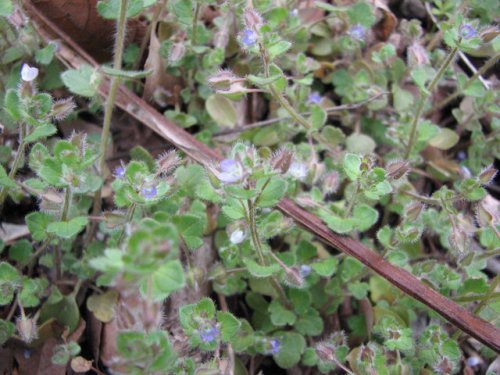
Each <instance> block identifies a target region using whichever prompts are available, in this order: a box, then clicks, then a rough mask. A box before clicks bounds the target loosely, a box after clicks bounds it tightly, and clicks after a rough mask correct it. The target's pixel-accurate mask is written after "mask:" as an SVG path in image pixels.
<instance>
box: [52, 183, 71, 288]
mask: <svg viewBox="0 0 500 375" xmlns="http://www.w3.org/2000/svg"><path fill="white" fill-rule="evenodd" d="M71 199H72V191H71V187H69V186H68V187H67V188H66V190H65V192H64V202H63V207H62V210H61V216H60V221H66V220H67V219H68V213H69V209H70V207H71ZM54 258H55V259H54V263H55V266H56V280H61V278H62V255H61V247H60V245H59V244H57V246H56V247H55V249H54Z"/></svg>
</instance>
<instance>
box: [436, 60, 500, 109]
mask: <svg viewBox="0 0 500 375" xmlns="http://www.w3.org/2000/svg"><path fill="white" fill-rule="evenodd" d="M499 58H500V53H497V54H496V55H494V56H492V57H491V58H490V59H489V60H488V61H486V62H485V63H484V65H483V66H482V67H481V68H480V69H479V70H478V71H477V72H476V73H475V74H474V75H473V76H472V77H470V78H469V80H468V81H467V82H466V83H465V85H464V86H463V87H462V88H458V89H457V90H456V91H455V92H454V93H452V94H451V95H450V96H448V97H447V98H446V99H444V100H442V101H441V102H439V103H438V104H437V105H436V106H435V107H434V108H433V109H432V110H431V111H429V113H428V114H432V113H434V112H436V111H438V110H440V109H441V108H444V107H446V106H447V105H448V104H450V103H451V102H452V101H453V100H455V99H456V98H458V97H459V96H460V95H462V93H463V92H464V91H465V90H467V89H468V88H469V87H470V85H472V84H473V83H474V81H475V80H476V79H478V78H479V77H481V76H482V75H483V74H484V73H486V72H487V71H488V70H489V69H490V68H492V67H493V66H494V65H495V64H496V63H497V61H498V59H499Z"/></svg>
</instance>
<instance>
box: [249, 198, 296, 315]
mask: <svg viewBox="0 0 500 375" xmlns="http://www.w3.org/2000/svg"><path fill="white" fill-rule="evenodd" d="M247 204H248V216H249V219H250V223H249V226H250V233H251V236H252V242H253V245H254V247H255V249H256V250H257V254H258V256H259V259H260V264H261V265H263V266H266V265H267V262H266V258H265V257H264V251H263V250H262V244H261V243H260V239H259V234H258V233H257V222H256V220H255V207H254V205H253V202H252V200H251V199H249V200H248V201H247ZM273 255H274V254H273ZM271 282H272V284H273V286H274V288H275V289H276V290H277V291H278V294H279V295H280V299H281V301H282V302H283V304H285V305H286V306H288V305H289V303H288V299H287V297H286V293H285V291H284V290H283V287H282V286H281V284H280V283H279V282H278V280H277V279H276V278H275V277H274V276H271Z"/></svg>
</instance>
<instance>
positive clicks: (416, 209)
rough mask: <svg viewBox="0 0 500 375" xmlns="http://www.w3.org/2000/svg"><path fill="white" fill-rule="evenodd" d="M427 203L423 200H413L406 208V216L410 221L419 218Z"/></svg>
mask: <svg viewBox="0 0 500 375" xmlns="http://www.w3.org/2000/svg"><path fill="white" fill-rule="evenodd" d="M424 208H425V205H424V204H422V203H421V202H412V203H410V204H409V205H408V206H406V209H405V217H406V219H407V220H409V221H410V222H414V221H416V220H417V219H418V217H419V216H420V214H421V213H422V211H423V210H424Z"/></svg>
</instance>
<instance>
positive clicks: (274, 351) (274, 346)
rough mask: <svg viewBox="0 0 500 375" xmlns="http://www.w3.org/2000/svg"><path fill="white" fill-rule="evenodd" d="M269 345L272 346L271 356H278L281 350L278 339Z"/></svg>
mask: <svg viewBox="0 0 500 375" xmlns="http://www.w3.org/2000/svg"><path fill="white" fill-rule="evenodd" d="M269 345H271V349H270V352H271V354H278V353H279V352H280V350H281V342H280V341H279V340H277V339H272V340H271V341H269Z"/></svg>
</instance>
